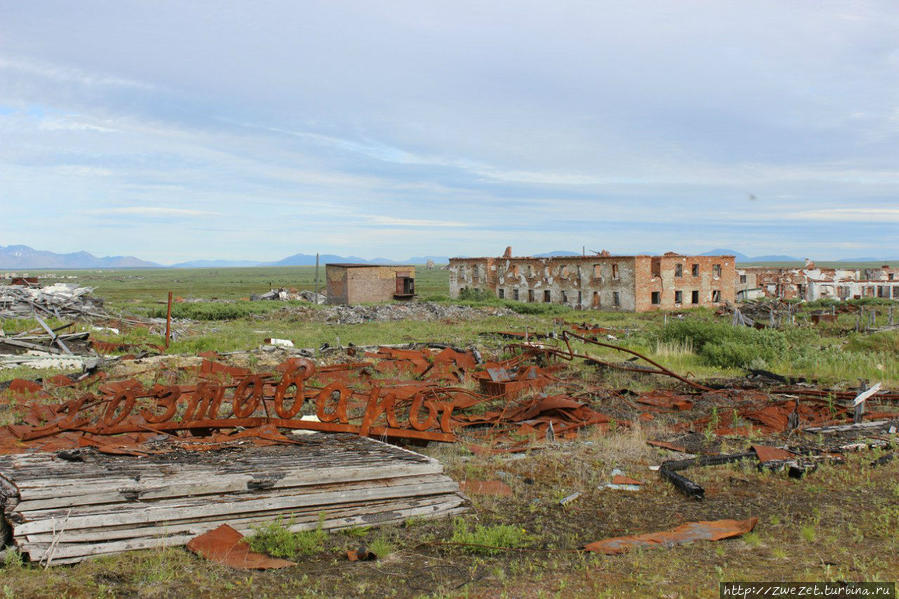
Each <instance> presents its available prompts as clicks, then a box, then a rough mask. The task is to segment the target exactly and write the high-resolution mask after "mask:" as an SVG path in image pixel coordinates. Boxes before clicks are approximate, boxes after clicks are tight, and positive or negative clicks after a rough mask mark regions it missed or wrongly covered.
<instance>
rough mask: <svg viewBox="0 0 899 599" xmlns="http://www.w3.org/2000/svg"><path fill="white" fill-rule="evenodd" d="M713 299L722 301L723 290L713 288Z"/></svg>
mask: <svg viewBox="0 0 899 599" xmlns="http://www.w3.org/2000/svg"><path fill="white" fill-rule="evenodd" d="M712 301H713V302H720V301H721V291H719V290H718V289H712Z"/></svg>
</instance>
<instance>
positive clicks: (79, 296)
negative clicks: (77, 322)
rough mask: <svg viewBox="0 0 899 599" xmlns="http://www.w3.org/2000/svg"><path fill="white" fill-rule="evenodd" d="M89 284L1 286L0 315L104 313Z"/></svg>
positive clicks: (76, 316) (102, 316)
mask: <svg viewBox="0 0 899 599" xmlns="http://www.w3.org/2000/svg"><path fill="white" fill-rule="evenodd" d="M92 291H93V289H92V288H90V287H78V286H76V285H73V284H70V283H55V284H53V285H48V286H47V287H32V286H24V285H3V286H0V318H30V317H31V316H32V315H33V314H40V315H45V316H55V317H56V318H60V319H62V318H78V317H84V316H93V317H100V318H104V317H106V313H105V311H104V309H103V300H102V299H100V298H98V297H94V296H92V295H90V294H91V292H92Z"/></svg>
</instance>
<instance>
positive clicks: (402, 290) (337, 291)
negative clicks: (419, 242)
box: [325, 263, 415, 305]
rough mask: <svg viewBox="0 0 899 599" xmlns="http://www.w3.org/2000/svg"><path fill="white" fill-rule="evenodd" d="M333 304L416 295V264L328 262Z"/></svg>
mask: <svg viewBox="0 0 899 599" xmlns="http://www.w3.org/2000/svg"><path fill="white" fill-rule="evenodd" d="M325 278H326V279H327V282H328V303H329V304H348V305H349V304H367V303H376V302H388V301H390V300H394V299H396V300H409V299H412V298H413V297H415V267H414V266H408V265H402V266H395V265H386V264H349V263H338V264H326V265H325Z"/></svg>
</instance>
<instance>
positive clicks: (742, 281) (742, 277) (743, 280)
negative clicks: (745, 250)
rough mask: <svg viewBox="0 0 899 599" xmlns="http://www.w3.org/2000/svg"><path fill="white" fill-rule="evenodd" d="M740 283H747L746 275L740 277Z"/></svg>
mask: <svg viewBox="0 0 899 599" xmlns="http://www.w3.org/2000/svg"><path fill="white" fill-rule="evenodd" d="M740 282H741V283H745V282H746V275H740Z"/></svg>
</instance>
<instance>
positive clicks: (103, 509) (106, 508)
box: [15, 474, 449, 521]
mask: <svg viewBox="0 0 899 599" xmlns="http://www.w3.org/2000/svg"><path fill="white" fill-rule="evenodd" d="M446 480H449V479H448V477H446V476H444V475H440V474H437V475H435V474H428V475H419V476H402V477H395V478H388V479H377V480H361V481H351V482H338V483H329V484H325V485H316V486H314V487H313V486H305V487H291V488H287V489H274V488H272V489H262V490H260V489H253V490H248V489H246V488H243V489H240V490H238V492H236V493H227V492H222V493H217V494H213V495H211V496H206V495H194V494H188V495H175V496H172V497H165V498H162V499H158V500H149V501H147V500H143V499H140V500H136V501H121V500H120V501H117V502H114V503H101V504H81V505H75V506H64V507H54V508H51V509H46V510H30V511H26V510H24V509H23V508H22V504H21V503H20V504H19V506H18V507H17V508H16V510H15V514H16V515H17V517H19V518H22V519H24V520H25V521H33V520H38V519H42V518H53V517H56V516H58V515H59V514H61V513H64V512H66V511H67V509H66V508H72V507H76V508H77V509H78V514H79V515H87V514H95V513H96V514H106V513H109V514H113V513H114V514H123V513H126V512H128V511H132V510H143V509H147V508H148V507H150V506H153V507H160V506H167V507H177V508H185V509H187V508H191V507H195V506H202V505H208V504H209V503H210V502H223V501H233V502H248V501H252V500H255V499H264V498H267V497H287V496H294V495H308V496H310V497H314V496H319V495H324V494H327V493H333V492H336V491H344V492H350V491H353V490H356V489H372V488H378V487H389V486H403V485H413V484H428V483H432V482H441V481H446ZM23 503H24V502H23Z"/></svg>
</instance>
